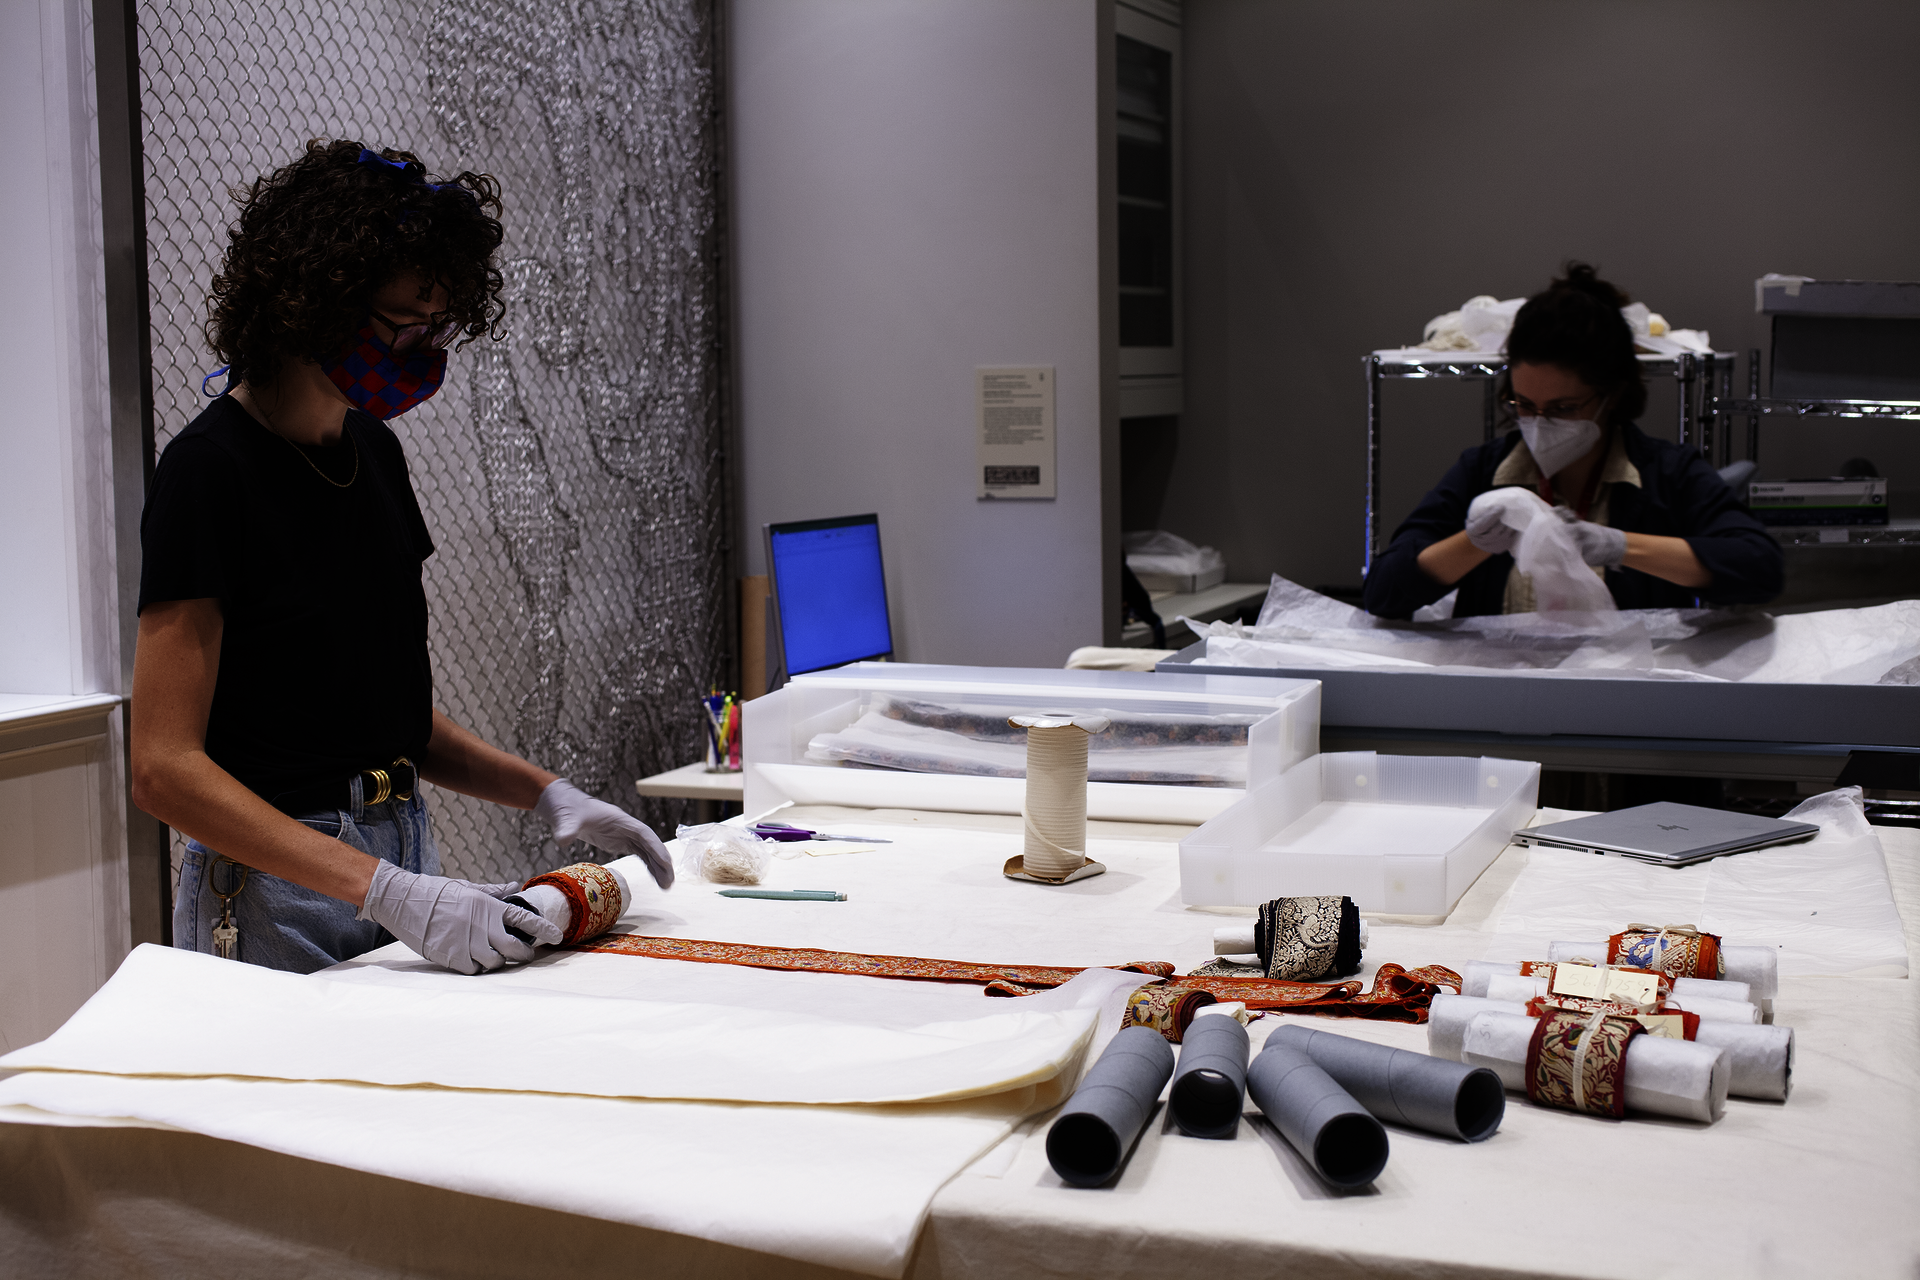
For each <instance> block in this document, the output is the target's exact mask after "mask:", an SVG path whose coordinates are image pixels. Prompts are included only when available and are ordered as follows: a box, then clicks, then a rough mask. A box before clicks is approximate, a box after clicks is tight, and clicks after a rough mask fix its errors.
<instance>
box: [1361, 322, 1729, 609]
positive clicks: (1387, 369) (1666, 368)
mask: <svg viewBox="0 0 1920 1280" xmlns="http://www.w3.org/2000/svg"><path fill="white" fill-rule="evenodd" d="M1404 356H1405V350H1404V349H1403V350H1401V351H1375V352H1372V353H1371V354H1369V355H1368V356H1366V358H1365V363H1366V370H1367V506H1366V554H1365V557H1364V558H1363V560H1362V562H1361V566H1360V576H1361V578H1362V579H1363V580H1364V579H1365V577H1366V575H1367V573H1368V572H1369V571H1371V570H1372V568H1373V561H1374V557H1376V556H1378V555H1379V554H1380V551H1381V546H1380V509H1379V502H1380V384H1381V383H1382V382H1383V381H1384V380H1386V379H1388V378H1448V379H1453V380H1480V381H1483V382H1484V383H1485V384H1486V385H1485V387H1484V388H1483V391H1482V396H1481V425H1482V429H1483V431H1484V433H1485V438H1486V439H1488V440H1491V439H1493V429H1494V423H1495V418H1496V410H1497V407H1496V406H1495V404H1494V400H1493V389H1494V387H1495V386H1496V385H1497V380H1498V378H1499V377H1500V375H1501V374H1502V373H1504V372H1506V368H1507V362H1506V361H1505V360H1504V359H1499V358H1489V357H1488V356H1486V355H1472V354H1468V355H1463V356H1458V357H1455V356H1449V355H1448V354H1447V353H1446V352H1444V351H1435V352H1433V353H1431V357H1429V356H1427V355H1425V354H1423V355H1421V356H1420V357H1419V358H1418V359H1406V358H1395V357H1404ZM1735 361H1736V357H1735V356H1734V355H1732V354H1731V353H1729V352H1722V351H1716V352H1713V353H1711V354H1706V355H1694V354H1685V355H1678V356H1653V355H1643V356H1641V357H1640V369H1641V372H1642V373H1645V374H1650V375H1652V376H1654V377H1669V378H1672V379H1673V381H1674V391H1675V395H1676V396H1677V397H1678V402H1679V420H1680V443H1681V444H1682V445H1688V444H1694V445H1696V446H1697V447H1698V448H1699V449H1700V451H1701V452H1702V453H1703V454H1704V455H1706V457H1707V458H1708V459H1712V457H1713V455H1714V444H1715V432H1714V426H1715V423H1716V421H1717V417H1716V415H1714V414H1712V413H1710V412H1708V409H1709V407H1710V406H1711V405H1716V404H1721V403H1723V402H1724V403H1727V404H1732V403H1736V402H1734V401H1731V400H1727V399H1726V397H1727V396H1729V395H1730V393H1731V392H1732V390H1733V369H1734V364H1735ZM1716 379H1717V380H1718V384H1719V393H1718V395H1714V394H1712V388H1713V387H1714V384H1715V380H1716ZM1738 403H1745V402H1738ZM1721 416H1724V415H1721ZM1758 433H1759V428H1758V427H1757V426H1754V427H1752V428H1750V429H1749V433H1748V438H1749V440H1752V439H1753V438H1754V437H1756V436H1757V435H1758ZM1696 437H1698V439H1697V440H1696Z"/></svg>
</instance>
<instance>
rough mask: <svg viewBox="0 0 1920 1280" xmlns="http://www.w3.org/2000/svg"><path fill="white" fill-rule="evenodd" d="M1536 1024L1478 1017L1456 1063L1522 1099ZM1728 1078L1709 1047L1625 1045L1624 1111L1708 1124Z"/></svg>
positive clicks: (1721, 1057)
mask: <svg viewBox="0 0 1920 1280" xmlns="http://www.w3.org/2000/svg"><path fill="white" fill-rule="evenodd" d="M1463 998H1464V997H1463ZM1535 1021H1536V1019H1533V1018H1529V1017H1527V1016H1526V1015H1525V1014H1511V1013H1494V1012H1486V1013H1481V1014H1479V1015H1478V1016H1476V1017H1475V1018H1474V1019H1473V1021H1472V1022H1470V1023H1468V1024H1467V1034H1466V1039H1465V1042H1464V1044H1463V1045H1462V1050H1461V1061H1463V1062H1465V1063H1466V1064H1467V1065H1468V1066H1471V1067H1488V1068H1491V1069H1492V1070H1493V1071H1494V1072H1495V1073H1496V1074H1498V1075H1499V1077H1500V1082H1501V1083H1502V1084H1504V1085H1506V1087H1507V1088H1509V1089H1511V1090H1514V1091H1515V1092H1519V1093H1525V1092H1526V1088H1527V1084H1526V1072H1527V1044H1528V1042H1529V1041H1531V1040H1532V1039H1533V1028H1534V1023H1535ZM1730 1075H1731V1064H1730V1063H1729V1061H1728V1055H1727V1054H1726V1053H1724V1052H1722V1051H1721V1050H1720V1049H1718V1048H1716V1047H1715V1046H1713V1045H1708V1044H1701V1043H1699V1042H1698V1041H1693V1040H1667V1039H1664V1038H1662V1037H1660V1036H1647V1035H1640V1036H1635V1037H1634V1038H1633V1039H1632V1041H1630V1042H1629V1043H1628V1045H1627V1069H1626V1106H1627V1110H1628V1111H1630V1112H1640V1113H1643V1114H1646V1115H1657V1116H1672V1117H1673V1118H1675V1119H1677V1120H1694V1121H1698V1122H1700V1123H1702V1124H1711V1123H1713V1122H1714V1121H1715V1120H1718V1119H1719V1118H1720V1117H1721V1115H1722V1114H1723V1113H1724V1112H1725V1111H1726V1109H1727V1084H1728V1081H1729V1077H1730Z"/></svg>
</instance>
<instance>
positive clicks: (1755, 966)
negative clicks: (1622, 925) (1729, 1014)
mask: <svg viewBox="0 0 1920 1280" xmlns="http://www.w3.org/2000/svg"><path fill="white" fill-rule="evenodd" d="M1606 957H1607V940H1606V939H1605V938H1602V939H1600V940H1599V941H1598V942H1556V943H1554V944H1553V945H1551V946H1549V947H1548V948H1547V959H1549V960H1579V959H1587V960H1604V959H1606ZM1720 958H1721V960H1722V961H1724V962H1725V964H1726V976H1725V980H1726V981H1728V982H1744V983H1746V984H1747V996H1748V998H1749V999H1751V1000H1754V1001H1760V1000H1771V999H1773V998H1774V997H1775V996H1777V995H1779V994H1780V953H1779V951H1778V950H1776V949H1775V948H1773V947H1728V946H1722V947H1721V948H1720Z"/></svg>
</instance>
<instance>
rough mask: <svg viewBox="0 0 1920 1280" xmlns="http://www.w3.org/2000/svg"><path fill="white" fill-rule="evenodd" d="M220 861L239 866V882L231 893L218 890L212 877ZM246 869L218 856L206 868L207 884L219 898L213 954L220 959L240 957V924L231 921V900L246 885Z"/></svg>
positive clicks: (214, 927) (239, 864) (247, 869)
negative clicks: (218, 917)
mask: <svg viewBox="0 0 1920 1280" xmlns="http://www.w3.org/2000/svg"><path fill="white" fill-rule="evenodd" d="M222 862H224V863H226V864H227V865H228V866H230V867H239V868H240V883H239V884H237V885H235V886H233V891H232V892H231V893H222V892H220V886H219V884H218V883H216V882H215V880H214V877H213V872H214V869H215V868H217V867H218V866H219V865H220V863H222ZM248 871H249V868H248V867H247V866H245V865H244V864H242V863H238V862H235V861H233V859H231V858H227V857H222V858H220V859H219V860H218V861H216V862H215V863H214V864H213V866H212V867H208V868H207V886H208V887H209V888H211V889H212V890H213V894H214V896H215V897H216V898H218V899H220V923H219V924H217V925H215V926H213V954H215V955H216V956H219V957H220V958H221V959H222V960H238V959H239V958H240V926H239V925H236V924H235V923H234V922H233V900H234V899H235V898H237V897H239V896H240V891H241V890H242V889H244V888H246V887H247V873H248Z"/></svg>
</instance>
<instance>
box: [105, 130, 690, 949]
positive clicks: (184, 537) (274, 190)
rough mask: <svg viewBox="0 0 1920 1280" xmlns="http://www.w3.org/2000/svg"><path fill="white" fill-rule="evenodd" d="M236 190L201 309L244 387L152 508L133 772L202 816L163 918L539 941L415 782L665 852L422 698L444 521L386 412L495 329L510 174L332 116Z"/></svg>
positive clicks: (366, 936) (165, 812) (379, 939)
mask: <svg viewBox="0 0 1920 1280" xmlns="http://www.w3.org/2000/svg"><path fill="white" fill-rule="evenodd" d="M235 198H236V200H238V201H239V203H240V206H241V207H240V215H239V218H238V219H237V221H236V222H235V223H234V226H233V229H232V238H231V241H230V243H229V245H228V247H227V253H226V258H225V260H224V262H223V263H222V264H221V269H220V273H219V275H217V276H216V277H215V278H214V281H213V287H212V292H211V297H210V299H209V304H208V320H207V325H206V337H207V342H208V345H209V346H211V347H212V348H213V350H214V352H215V353H216V354H217V355H218V356H219V357H220V358H221V359H224V360H225V361H226V362H227V368H226V369H225V370H223V371H222V372H225V373H226V374H227V388H228V389H227V392H226V394H224V395H221V396H220V397H219V398H218V399H216V400H214V401H213V402H212V403H211V404H210V405H209V406H208V407H207V409H206V411H205V412H203V413H201V414H200V416H199V417H197V418H195V419H194V420H193V422H192V423H191V424H189V425H188V426H187V427H186V428H185V429H184V430H182V431H181V432H180V433H179V434H178V435H177V436H175V437H174V439H173V441H172V443H171V444H169V445H168V446H167V448H166V451H165V452H164V453H163V454H162V455H161V457H160V463H159V466H158V468H157V469H156V470H155V472H154V478H153V487H152V490H151V492H150V493H149V494H148V497H147V507H146V512H145V514H144V516H143V518H142V520H141V526H140V537H141V545H142V548H143V550H144V559H143V563H142V565H141V573H140V636H139V644H138V648H137V649H136V651H135V659H134V673H133V705H132V729H131V741H132V755H133V798H134V802H135V803H136V804H138V805H139V806H140V807H141V808H142V809H144V810H146V811H147V812H148V813H151V814H153V815H154V816H155V817H157V818H159V819H160V820H161V821H162V822H164V823H166V824H167V825H169V826H171V827H173V828H174V829H175V830H177V831H180V832H182V833H184V834H185V835H187V836H188V837H189V843H188V845H187V853H186V858H185V861H184V863H183V865H182V867H181V873H180V888H179V892H178V894H177V895H176V898H175V905H174V916H173V933H174V944H175V945H176V946H180V947H188V948H191V949H193V950H196V951H205V952H213V953H215V954H218V955H224V956H228V957H230V958H237V959H240V960H244V961H248V962H250V963H253V964H259V965H264V966H267V967H269V968H275V969H289V970H294V971H298V972H302V973H307V972H312V971H313V970H315V969H320V968H324V967H325V966H327V965H330V964H334V963H336V962H338V961H341V960H345V959H348V958H349V957H352V956H356V955H359V954H361V953H363V952H366V951H369V950H372V949H373V948H375V947H379V946H382V945H385V944H386V943H389V942H392V941H393V940H394V939H395V938H396V937H397V938H398V939H399V940H400V941H402V942H404V943H406V944H407V945H408V946H409V947H411V948H413V950H415V951H417V952H419V953H420V954H421V955H423V956H425V957H426V958H427V959H429V960H431V961H433V962H434V963H436V964H439V965H443V966H445V967H447V968H450V969H457V970H459V971H461V972H463V973H476V972H479V971H481V970H488V969H497V968H499V967H500V966H501V965H503V964H506V963H509V962H521V961H526V960H530V959H532V958H533V954H534V951H533V944H534V943H557V942H559V941H560V939H561V932H560V929H559V928H558V927H557V926H556V925H555V924H554V923H553V922H551V921H549V920H546V919H544V918H542V917H541V916H539V915H537V914H535V913H534V912H532V911H529V910H526V909H525V908H524V907H522V906H520V905H516V904H514V903H510V902H507V901H504V899H505V898H506V897H507V896H508V895H510V894H512V893H514V891H515V890H516V889H518V888H519V887H520V886H519V885H518V884H504V885H474V884H470V883H468V882H467V881H465V880H454V879H449V878H446V877H443V876H441V875H440V854H439V850H438V848H437V847H436V846H435V844H434V839H433V832H432V828H431V826H430V824H429V822H428V818H427V810H426V806H425V804H424V802H423V800H422V798H421V795H420V789H419V787H418V786H417V782H418V781H419V780H421V779H424V780H426V781H428V782H432V783H433V784H434V785H436V786H441V787H447V788H449V789H451V790H454V791H459V792H463V793H465V794H467V795H471V796H478V797H480V798H481V799H484V800H490V801H493V802H494V803H497V804H502V805H507V806H510V807H512V808H516V809H535V810H537V811H538V812H539V813H540V814H541V816H542V817H544V818H545V819H546V820H547V821H548V822H549V823H550V824H551V826H552V828H553V833H554V836H555V838H556V839H557V840H559V841H561V842H562V843H565V842H567V841H569V840H572V839H574V838H576V837H579V838H583V839H586V840H587V841H589V842H590V843H592V844H594V845H596V846H598V847H600V848H602V849H604V850H607V851H608V852H612V853H634V854H639V855H640V856H641V857H643V858H644V859H645V861H646V863H647V865H648V867H649V869H650V870H651V871H652V873H653V876H654V878H655V879H656V880H657V881H658V882H659V883H660V884H661V886H662V887H666V886H669V885H671V884H672V881H673V871H672V867H671V864H670V863H669V861H668V859H667V856H666V850H665V848H664V847H663V846H662V845H661V843H660V841H659V838H658V837H657V836H655V835H654V833H653V832H652V831H651V830H649V829H648V828H647V827H646V826H645V825H644V824H642V823H640V822H639V821H637V820H635V819H634V818H633V817H631V816H630V815H628V814H626V813H624V812H622V811H621V810H619V809H618V808H615V807H614V806H613V805H610V804H606V803H604V802H602V801H599V800H595V799H592V798H590V797H588V796H586V795H584V794H583V793H581V792H580V791H579V790H578V789H577V788H575V787H574V786H573V785H572V784H571V783H570V782H568V781H567V780H566V779H565V778H557V777H555V776H554V775H553V774H551V773H548V772H546V771H545V770H543V769H540V768H537V767H535V766H534V765H532V764H529V763H528V762H527V761H525V760H522V759H520V758H519V757H517V756H513V755H510V754H508V753H507V752H505V751H501V750H499V749H498V748H496V747H492V746H489V745H488V744H487V743H485V742H483V741H481V740H480V739H479V738H478V737H476V736H475V735H474V734H472V733H471V732H469V731H468V730H466V729H463V728H461V727H460V726H459V725H457V724H455V723H454V722H453V721H452V720H450V719H448V718H447V717H446V715H444V714H443V713H442V712H440V711H439V710H438V709H436V708H435V707H434V705H433V672H432V667H431V663H430V661H429V659H428V655H427V601H426V594H425V592H424V591H423V589H422V587H421V566H422V564H423V562H424V561H425V560H426V559H427V557H428V556H430V555H432V554H433V542H432V539H431V538H430V537H429V536H428V534H427V525H426V522H425V520H424V519H423V518H422V517H421V514H420V507H419V504H418V502H417V501H416V500H415V497H414V492H413V485H412V482H411V480H410V479H409V477H408V472H407V460H406V454H405V452H404V451H403V450H402V448H401V445H400V441H399V439H398V437H396V436H395V435H394V433H393V431H392V430H390V429H389V428H388V427H387V426H386V425H385V423H386V422H387V421H388V420H389V419H392V418H395V417H397V416H399V415H400V414H403V413H405V412H406V411H407V410H408V409H410V408H412V407H414V406H415V405H417V404H419V403H420V402H421V401H423V400H425V399H427V398H428V397H429V396H431V395H433V393H434V392H435V391H437V390H438V389H439V387H440V383H441V380H442V378H443V377H444V376H445V372H446V363H447V359H448V355H449V347H453V348H454V350H456V351H457V349H458V347H457V346H454V344H455V343H456V342H457V343H458V344H459V345H461V346H464V345H465V344H466V343H469V342H473V341H476V340H481V339H488V340H493V339H496V338H497V336H498V333H497V326H498V324H499V322H500V321H501V319H502V317H503V316H504V314H505V307H504V305H503V304H502V302H501V300H500V295H501V292H502V287H503V285H502V279H501V275H500V272H499V270H498V269H497V268H496V266H495V263H494V255H495V253H496V252H497V251H498V249H499V247H500V242H501V239H502V230H501V226H500V222H499V220H498V218H497V217H496V216H495V215H497V214H498V213H499V212H500V198H499V188H498V185H497V184H496V183H495V182H494V180H493V179H492V178H491V177H489V176H487V175H484V174H473V173H462V174H460V175H459V176H458V177H455V178H452V179H450V180H447V181H443V182H435V181H431V180H429V178H428V176H427V171H426V168H425V166H424V165H422V164H421V163H420V161H419V160H417V159H416V158H415V157H414V156H412V155H411V154H408V153H407V152H403V151H392V150H388V151H381V152H375V151H371V150H368V149H366V148H365V147H363V146H362V145H361V144H360V143H358V142H349V141H336V142H326V141H315V142H312V143H309V144H308V146H307V150H306V154H305V155H303V156H301V157H300V158H299V159H298V160H295V161H294V162H293V163H292V164H290V165H287V166H286V167H285V168H282V169H279V170H277V171H275V172H274V173H271V174H269V175H267V176H266V177H264V178H261V179H260V180H259V181H257V182H255V183H254V184H253V185H252V186H251V187H250V188H247V189H245V190H241V191H236V192H235ZM218 376H219V374H218V373H216V374H215V375H213V377H212V378H209V380H208V381H209V382H211V381H212V380H213V378H217V377H218Z"/></svg>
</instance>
